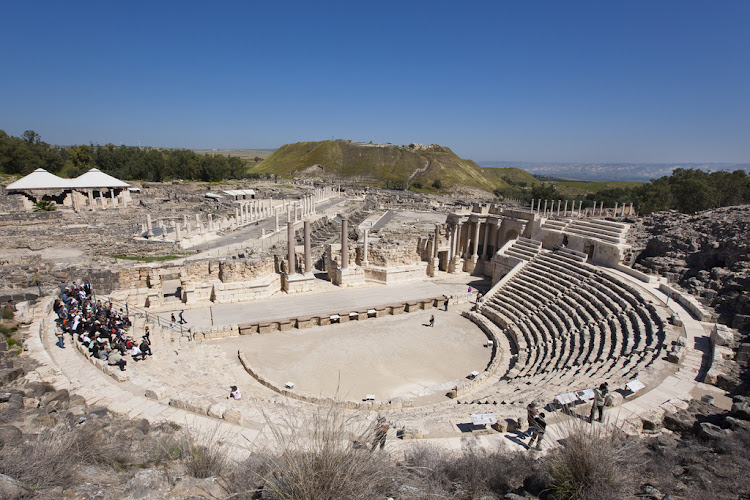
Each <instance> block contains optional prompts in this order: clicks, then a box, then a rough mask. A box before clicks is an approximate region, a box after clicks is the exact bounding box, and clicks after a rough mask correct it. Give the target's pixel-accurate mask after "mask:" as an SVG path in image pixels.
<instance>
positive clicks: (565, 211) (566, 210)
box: [563, 200, 568, 217]
mask: <svg viewBox="0 0 750 500" xmlns="http://www.w3.org/2000/svg"><path fill="white" fill-rule="evenodd" d="M563 215H564V216H566V217H567V216H568V200H565V209H564V210H563Z"/></svg>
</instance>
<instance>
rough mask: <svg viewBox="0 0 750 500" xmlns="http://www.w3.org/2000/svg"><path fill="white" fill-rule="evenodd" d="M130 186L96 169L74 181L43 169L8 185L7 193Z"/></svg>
mask: <svg viewBox="0 0 750 500" xmlns="http://www.w3.org/2000/svg"><path fill="white" fill-rule="evenodd" d="M129 186H130V184H128V183H126V182H123V181H121V180H119V179H116V178H114V177H112V176H111V175H108V174H105V173H104V172H102V171H101V170H99V169H97V168H92V169H91V170H89V171H88V172H86V173H85V174H83V175H79V176H78V177H76V178H75V179H63V178H62V177H58V176H56V175H54V174H50V173H49V172H47V171H46V170H44V169H43V168H38V169H36V170H34V171H33V172H31V173H30V174H29V175H27V176H26V177H22V178H20V179H18V180H17V181H16V182H12V183H10V184H8V185H7V186H6V187H5V189H6V190H8V191H28V190H33V189H97V188H126V187H129Z"/></svg>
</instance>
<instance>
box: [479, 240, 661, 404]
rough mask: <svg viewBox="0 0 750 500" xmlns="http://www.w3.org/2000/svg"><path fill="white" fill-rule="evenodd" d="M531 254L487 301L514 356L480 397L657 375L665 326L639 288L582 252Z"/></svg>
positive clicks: (526, 397)
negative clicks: (591, 262)
mask: <svg viewBox="0 0 750 500" xmlns="http://www.w3.org/2000/svg"><path fill="white" fill-rule="evenodd" d="M512 248H513V247H511V249H512ZM526 259H527V261H526V262H525V264H524V265H523V268H522V269H521V270H520V271H519V272H517V273H516V274H515V275H513V276H512V278H511V279H510V280H509V281H508V282H506V283H505V284H504V285H503V286H502V287H501V288H499V289H498V290H497V291H496V292H495V293H494V294H493V295H492V296H491V297H486V298H485V301H484V304H483V305H482V307H481V313H482V314H483V315H484V316H486V317H487V318H489V319H490V320H491V321H492V322H494V323H495V324H496V325H497V326H498V327H499V328H501V329H502V330H503V332H504V333H505V334H506V335H507V337H508V340H509V341H510V344H511V354H512V359H511V362H510V368H509V369H508V372H507V373H506V374H505V375H504V377H503V379H502V380H501V382H502V383H497V384H494V385H492V386H488V387H485V388H484V389H483V390H482V391H481V392H480V393H475V394H472V396H471V397H472V399H473V400H475V401H476V400H494V401H502V403H504V404H518V403H521V402H522V401H523V402H528V401H530V400H531V399H534V398H539V399H542V400H547V401H550V400H552V398H553V397H554V395H556V394H560V393H563V392H568V391H570V390H577V389H583V388H590V387H594V386H596V385H599V384H600V383H601V382H603V381H607V382H608V383H609V385H610V387H620V386H624V384H625V383H626V382H628V381H630V380H632V379H635V378H638V379H639V380H641V381H644V380H645V381H648V380H651V379H656V378H658V376H659V373H658V372H659V371H660V370H661V367H662V366H663V365H662V363H663V362H662V361H661V360H660V357H661V356H662V355H663V354H664V353H665V352H664V349H665V345H666V332H665V324H664V321H663V319H662V318H661V317H660V316H659V314H658V311H657V310H656V308H655V307H654V306H653V305H652V304H651V303H650V302H649V301H648V300H647V299H646V298H644V297H643V296H642V295H641V293H640V292H639V291H638V290H636V289H635V288H634V287H633V286H631V285H629V284H628V283H625V282H623V281H622V280H620V279H618V278H617V277H615V276H613V275H611V274H609V273H606V272H604V270H602V269H601V268H598V267H596V266H593V265H590V264H588V263H586V255H585V254H582V253H580V252H575V251H572V250H569V249H565V248H563V249H560V250H558V251H554V252H551V251H546V250H541V251H539V252H538V253H536V254H534V255H530V256H528V257H526Z"/></svg>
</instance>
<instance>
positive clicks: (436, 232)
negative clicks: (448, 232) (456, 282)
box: [432, 225, 440, 259]
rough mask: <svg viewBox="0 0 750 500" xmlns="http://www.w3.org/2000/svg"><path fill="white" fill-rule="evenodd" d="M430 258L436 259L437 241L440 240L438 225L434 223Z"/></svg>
mask: <svg viewBox="0 0 750 500" xmlns="http://www.w3.org/2000/svg"><path fill="white" fill-rule="evenodd" d="M432 241H433V243H432V258H433V259H437V256H438V241H440V226H438V225H435V233H434V239H433V240H432Z"/></svg>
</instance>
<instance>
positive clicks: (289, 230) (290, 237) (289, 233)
mask: <svg viewBox="0 0 750 500" xmlns="http://www.w3.org/2000/svg"><path fill="white" fill-rule="evenodd" d="M286 239H287V247H288V252H287V262H288V265H287V274H294V273H296V272H297V269H296V265H295V262H294V261H295V258H294V224H293V223H291V222H287V223H286Z"/></svg>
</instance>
